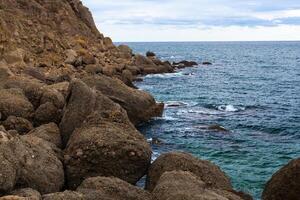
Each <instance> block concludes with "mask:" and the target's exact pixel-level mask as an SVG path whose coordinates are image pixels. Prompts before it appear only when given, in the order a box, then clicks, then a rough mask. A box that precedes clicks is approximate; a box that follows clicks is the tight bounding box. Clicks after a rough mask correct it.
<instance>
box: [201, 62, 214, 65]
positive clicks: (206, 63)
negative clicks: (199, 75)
mask: <svg viewBox="0 0 300 200" xmlns="http://www.w3.org/2000/svg"><path fill="white" fill-rule="evenodd" d="M202 65H212V63H211V62H203V63H202Z"/></svg>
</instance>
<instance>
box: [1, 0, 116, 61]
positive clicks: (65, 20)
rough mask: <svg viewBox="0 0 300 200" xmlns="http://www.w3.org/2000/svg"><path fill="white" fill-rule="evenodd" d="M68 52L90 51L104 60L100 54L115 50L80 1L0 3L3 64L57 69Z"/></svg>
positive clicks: (45, 0)
mask: <svg viewBox="0 0 300 200" xmlns="http://www.w3.org/2000/svg"><path fill="white" fill-rule="evenodd" d="M67 49H74V50H75V51H77V52H81V53H82V52H85V51H89V52H90V53H91V54H93V55H94V56H95V57H98V58H101V56H102V57H103V55H102V54H100V53H103V52H106V53H108V54H111V53H112V52H113V51H114V50H112V49H115V50H116V48H115V47H114V45H113V44H112V41H111V40H110V39H109V38H105V37H104V36H103V35H102V34H101V33H100V32H99V31H98V30H97V28H96V26H95V23H94V20H93V18H92V15H91V13H90V11H89V9H88V8H86V7H84V6H83V5H82V3H81V2H80V1H79V0H1V1H0V60H1V62H2V63H4V62H5V63H7V64H14V65H18V66H22V64H23V65H24V64H26V65H34V66H37V65H39V64H41V63H43V64H47V65H53V66H58V65H60V64H61V63H62V62H63V61H64V60H65V54H64V52H65V50H67ZM11 52H13V53H11ZM116 52H117V51H116ZM13 57H19V60H16V59H13ZM22 58H23V60H22ZM16 62H19V63H16Z"/></svg>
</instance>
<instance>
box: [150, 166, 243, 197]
mask: <svg viewBox="0 0 300 200" xmlns="http://www.w3.org/2000/svg"><path fill="white" fill-rule="evenodd" d="M152 194H153V196H154V199H157V200H169V199H172V200H182V199H188V200H242V198H240V197H239V196H237V195H235V194H233V193H230V192H228V191H223V190H214V189H211V188H209V187H207V185H206V183H205V182H203V181H202V180H201V179H200V178H199V177H198V176H196V175H194V174H193V173H191V172H187V171H169V172H165V173H164V174H163V175H162V176H161V177H160V179H159V181H158V182H157V185H156V187H155V189H154V190H153V192H152Z"/></svg>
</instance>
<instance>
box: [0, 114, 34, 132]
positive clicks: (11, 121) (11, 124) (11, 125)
mask: <svg viewBox="0 0 300 200" xmlns="http://www.w3.org/2000/svg"><path fill="white" fill-rule="evenodd" d="M2 125H3V126H4V127H5V129H6V130H8V131H9V130H16V131H18V133H20V134H25V133H28V132H29V131H31V130H32V129H33V126H32V124H31V122H30V121H28V120H27V119H24V118H22V117H15V116H9V117H8V118H7V119H6V120H5V121H4V122H3V123H2Z"/></svg>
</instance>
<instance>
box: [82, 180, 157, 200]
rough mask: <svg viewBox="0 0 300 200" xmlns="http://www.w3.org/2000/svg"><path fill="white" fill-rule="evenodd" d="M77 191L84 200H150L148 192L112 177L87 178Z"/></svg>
mask: <svg viewBox="0 0 300 200" xmlns="http://www.w3.org/2000/svg"><path fill="white" fill-rule="evenodd" d="M77 191H78V192H80V193H82V194H84V198H85V199H86V200H96V199H107V200H109V199H111V200H125V199H126V200H152V196H151V194H150V193H149V192H147V191H145V190H143V189H140V188H138V187H135V186H133V185H131V184H129V183H127V182H125V181H122V180H120V179H118V178H114V177H110V178H109V177H95V178H88V179H86V180H84V181H83V182H82V184H81V185H80V186H79V187H78V188H77Z"/></svg>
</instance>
